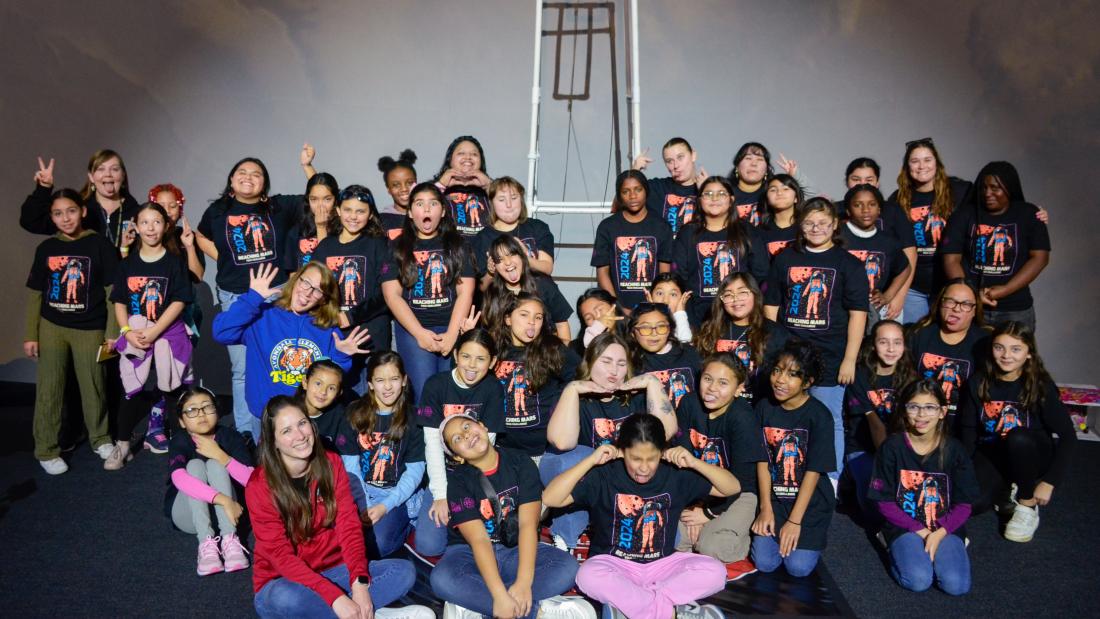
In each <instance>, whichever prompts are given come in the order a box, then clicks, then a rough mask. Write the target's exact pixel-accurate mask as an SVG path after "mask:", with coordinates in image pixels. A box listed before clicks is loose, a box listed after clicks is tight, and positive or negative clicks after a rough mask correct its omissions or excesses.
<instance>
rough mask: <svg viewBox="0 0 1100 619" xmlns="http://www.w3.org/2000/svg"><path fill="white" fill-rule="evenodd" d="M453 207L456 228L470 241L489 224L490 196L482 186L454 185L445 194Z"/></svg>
mask: <svg viewBox="0 0 1100 619" xmlns="http://www.w3.org/2000/svg"><path fill="white" fill-rule="evenodd" d="M443 195H444V196H446V198H447V202H449V203H450V207H451V219H452V220H453V221H454V222H455V229H457V230H458V233H459V234H461V235H462V236H463V237H464V238H466V239H467V240H468V241H469V240H472V239H473V238H474V237H475V236H477V233H478V232H481V231H482V229H484V228H486V227H487V226H489V209H490V208H491V206H490V205H489V196H488V194H486V193H485V190H484V189H482V188H481V187H477V186H474V185H452V186H450V187H448V188H447V190H446V191H445V192H444V194H443Z"/></svg>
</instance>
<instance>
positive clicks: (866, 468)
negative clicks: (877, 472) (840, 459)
mask: <svg viewBox="0 0 1100 619" xmlns="http://www.w3.org/2000/svg"><path fill="white" fill-rule="evenodd" d="M874 468H875V456H874V454H869V453H867V452H866V451H856V452H853V453H850V454H848V455H847V456H846V457H845V463H844V470H845V471H848V475H850V476H851V477H852V483H854V484H855V490H856V503H858V504H859V509H860V511H861V512H863V518H864V520H865V521H867V523H869V524H875V525H877V524H879V523H881V522H882V515H881V514H879V511H878V508H877V507H875V505H874V503H873V502H871V501H868V500H867V486H868V485H870V483H871V472H872V471H873V470H874Z"/></svg>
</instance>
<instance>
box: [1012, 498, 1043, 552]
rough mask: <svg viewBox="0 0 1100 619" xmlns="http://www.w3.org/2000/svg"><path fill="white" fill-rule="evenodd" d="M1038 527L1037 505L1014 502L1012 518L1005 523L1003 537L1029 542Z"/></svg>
mask: <svg viewBox="0 0 1100 619" xmlns="http://www.w3.org/2000/svg"><path fill="white" fill-rule="evenodd" d="M1038 528H1039V506H1038V505H1035V506H1032V507H1028V506H1027V505H1021V504H1019V503H1017V504H1016V509H1015V510H1013V511H1012V518H1011V519H1009V521H1008V524H1007V525H1005V539H1007V540H1009V541H1011V542H1030V541H1031V538H1032V537H1034V536H1035V530H1036V529H1038Z"/></svg>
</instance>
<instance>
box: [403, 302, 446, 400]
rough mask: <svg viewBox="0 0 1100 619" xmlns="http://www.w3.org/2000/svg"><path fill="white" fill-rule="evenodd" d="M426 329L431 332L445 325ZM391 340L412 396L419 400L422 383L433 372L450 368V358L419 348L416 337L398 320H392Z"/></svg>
mask: <svg viewBox="0 0 1100 619" xmlns="http://www.w3.org/2000/svg"><path fill="white" fill-rule="evenodd" d="M427 329H428V330H429V331H431V332H433V333H445V332H446V331H447V327H427ZM393 340H394V347H395V348H396V349H397V354H399V355H401V360H402V361H404V362H405V374H406V375H408V377H409V383H410V385H411V386H412V389H413V397H414V398H416V399H417V401H419V399H420V391H421V389H423V387H424V383H426V382H428V379H429V378H431V377H432V376H433V375H434V374H438V373H440V372H444V371H446V370H449V369H451V358H450V357H444V356H442V355H440V354H439V353H434V352H428V351H426V350H424V349H423V348H421V347H420V344H418V343H417V341H416V338H415V337H413V336H412V334H410V333H409V332H408V331H406V330H405V327H402V326H401V324H400V323H398V322H394V325H393Z"/></svg>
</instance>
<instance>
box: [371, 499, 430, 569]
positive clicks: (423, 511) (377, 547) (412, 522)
mask: <svg viewBox="0 0 1100 619" xmlns="http://www.w3.org/2000/svg"><path fill="white" fill-rule="evenodd" d="M417 494H422V495H423V496H422V497H421V500H420V507H419V511H418V513H417V515H416V517H415V518H409V510H408V504H407V503H402V504H401V505H399V506H398V507H397V508H396V509H393V510H391V511H388V512H386V515H385V516H382V519H381V520H379V521H378V522H377V523H376V524H375V525H374V526H373V527H368V528H367V529H365V530H364V531H363V540H364V541H365V542H366V544H367V556H369V557H370V558H371V559H372V560H373V559H376V558H382V557H388V556H389V555H391V554H393V552H394V551H396V550H397V549H398V548H400V547H401V545H402V544H404V543H405V540H406V539H407V538H408V537H409V532H410V531H412V530H414V528H415V530H416V551H417V552H418V553H420V554H422V555H425V556H429V557H438V556H439V555H441V554H443V551H444V550H445V549H446V548H447V527H445V526H443V527H441V526H437V525H436V524H435V522H434V521H433V520H432V519H431V517H430V516H429V515H428V510H429V509H430V508H431V506H432V501H431V495H430V494H429V493H428V491H427V490H426V489H421V490H418V491H417ZM415 496H416V495H415V494H414V495H413V497H414V498H415ZM409 500H410V501H411V500H412V499H409Z"/></svg>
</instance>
